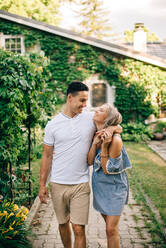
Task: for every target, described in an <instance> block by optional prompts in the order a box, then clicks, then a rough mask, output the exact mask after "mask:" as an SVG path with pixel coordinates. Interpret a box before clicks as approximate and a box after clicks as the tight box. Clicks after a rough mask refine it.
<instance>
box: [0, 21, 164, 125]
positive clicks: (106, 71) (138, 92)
mask: <svg viewBox="0 0 166 248" xmlns="http://www.w3.org/2000/svg"><path fill="white" fill-rule="evenodd" d="M0 31H1V32H3V33H4V34H22V35H24V41H25V46H26V47H27V48H28V47H31V46H34V45H35V44H37V43H38V44H40V47H41V50H42V51H44V53H45V56H46V57H47V58H48V59H49V66H48V70H49V72H50V76H48V82H47V83H48V89H51V90H52V96H54V97H55V99H56V104H61V103H63V102H64V101H65V96H64V93H65V91H66V88H67V86H68V84H69V83H70V82H71V81H73V80H79V81H83V80H85V79H87V78H88V77H89V76H90V75H91V74H96V73H97V74H100V78H102V79H105V80H106V81H107V82H108V83H109V84H110V85H114V86H115V87H116V98H115V105H116V106H117V108H118V109H119V111H120V112H121V114H122V116H123V123H128V122H130V121H133V120H136V121H141V122H142V121H144V120H145V119H146V118H147V117H148V116H149V115H150V114H155V115H156V116H159V114H160V111H161V109H163V110H164V109H165V108H166V71H165V70H162V69H160V68H159V67H156V66H152V65H149V64H146V63H144V62H141V61H137V60H134V59H129V58H125V57H123V56H117V55H115V54H114V55H113V54H111V53H110V52H107V51H105V50H102V49H99V48H95V47H93V46H90V45H86V44H82V43H79V42H76V41H72V40H69V39H67V38H63V37H59V36H55V35H53V34H49V33H45V32H44V31H39V30H35V29H34V28H30V27H29V28H28V27H24V26H23V25H20V24H15V23H12V22H10V21H5V22H4V21H3V20H2V19H1V22H0ZM7 76H9V75H7ZM20 83H21V82H20ZM22 84H23V87H26V86H25V85H24V84H26V83H25V82H24V81H22ZM11 94H12V93H11ZM48 95H49V96H50V94H49V93H48ZM46 102H47V100H45V103H46ZM51 103H53V104H54V102H52V101H51ZM51 103H50V104H51ZM36 108H37V106H36ZM48 112H49V115H51V114H52V113H51V108H50V110H48Z"/></svg>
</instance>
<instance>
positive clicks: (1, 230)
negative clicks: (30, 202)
mask: <svg viewBox="0 0 166 248" xmlns="http://www.w3.org/2000/svg"><path fill="white" fill-rule="evenodd" d="M28 212H29V211H28V209H27V208H25V207H23V206H22V207H21V208H19V207H18V206H17V205H16V204H14V203H13V202H12V203H10V202H7V201H3V202H0V248H5V247H11V248H23V247H27V248H28V247H31V245H30V242H29V241H28V239H27V234H28V230H27V228H26V225H25V222H24V221H25V219H26V218H27V214H28Z"/></svg>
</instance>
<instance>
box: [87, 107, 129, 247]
mask: <svg viewBox="0 0 166 248" xmlns="http://www.w3.org/2000/svg"><path fill="white" fill-rule="evenodd" d="M93 120H94V122H95V124H96V127H97V130H98V131H99V130H101V129H103V128H106V127H108V126H114V125H118V124H120V123H121V121H122V117H121V114H120V113H119V112H118V111H117V109H116V108H114V107H112V106H111V105H109V104H104V105H102V106H101V107H99V109H98V110H97V111H96V112H95V115H94V118H93ZM88 164H89V165H92V164H93V174H92V189H93V206H94V208H95V209H96V210H97V211H99V212H100V213H101V215H102V217H103V218H104V220H105V223H106V235H107V247H108V248H119V234H118V223H119V219H120V215H121V213H122V210H123V207H124V205H125V204H127V202H128V192H129V185H128V177H127V174H126V172H125V170H126V169H128V168H131V164H130V161H129V158H128V155H127V153H126V151H125V148H124V147H123V143H122V139H121V137H120V135H119V134H114V135H113V137H112V141H111V143H110V142H107V136H106V135H105V134H102V135H101V134H98V133H96V135H95V137H94V139H93V143H92V146H91V148H90V150H89V153H88Z"/></svg>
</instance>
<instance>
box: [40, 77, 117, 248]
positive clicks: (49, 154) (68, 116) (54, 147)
mask: <svg viewBox="0 0 166 248" xmlns="http://www.w3.org/2000/svg"><path fill="white" fill-rule="evenodd" d="M87 100H88V87H87V86H86V85H85V84H83V83H81V82H73V83H71V84H70V85H69V87H68V89H67V102H66V106H65V108H64V110H63V112H61V113H59V114H58V115H57V116H55V117H54V118H53V119H52V120H51V121H50V122H48V124H47V126H46V128H45V137H44V151H43V155H42V162H41V169H40V188H39V197H40V200H41V202H43V203H46V198H47V197H48V191H47V188H46V181H47V177H48V175H49V172H50V169H51V178H50V182H51V196H52V201H53V205H54V210H55V213H56V216H57V219H58V223H59V231H60V235H61V239H62V242H63V245H64V247H65V248H71V247H72V241H71V229H70V222H71V224H72V228H73V232H74V236H75V241H74V248H85V247H86V237H85V225H86V224H87V223H88V214H89V198H90V197H89V195H90V187H89V183H88V182H89V166H88V164H87V154H88V151H89V147H90V144H91V141H92V138H93V136H94V133H95V131H96V127H95V125H94V123H93V113H92V112H87V111H83V108H84V107H86V102H87ZM114 129H115V130H116V127H115V128H114ZM103 135H104V137H105V138H109V137H107V135H108V132H105V133H104V134H103Z"/></svg>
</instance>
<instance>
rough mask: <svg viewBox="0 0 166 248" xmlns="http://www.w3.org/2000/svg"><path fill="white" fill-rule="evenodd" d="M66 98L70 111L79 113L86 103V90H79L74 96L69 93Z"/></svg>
mask: <svg viewBox="0 0 166 248" xmlns="http://www.w3.org/2000/svg"><path fill="white" fill-rule="evenodd" d="M68 100H69V104H70V108H71V111H72V112H73V113H74V114H79V113H81V112H82V110H83V108H85V107H86V103H87V100H88V91H79V92H78V93H77V95H75V96H73V95H72V94H69V95H68Z"/></svg>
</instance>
